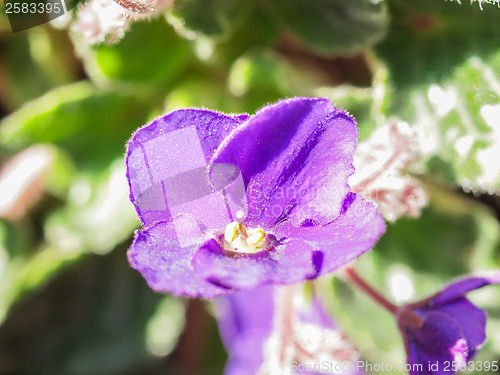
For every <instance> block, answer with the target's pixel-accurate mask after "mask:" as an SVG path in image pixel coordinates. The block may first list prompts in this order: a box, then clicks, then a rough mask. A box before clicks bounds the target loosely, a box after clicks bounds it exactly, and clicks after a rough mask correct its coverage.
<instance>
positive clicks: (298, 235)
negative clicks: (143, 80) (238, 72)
mask: <svg viewBox="0 0 500 375" xmlns="http://www.w3.org/2000/svg"><path fill="white" fill-rule="evenodd" d="M356 144H357V127H356V123H355V122H354V120H353V119H352V118H351V117H350V116H349V115H348V114H347V113H346V112H344V111H341V110H338V109H336V108H335V107H334V106H333V105H332V103H331V102H330V101H328V100H327V99H321V98H294V99H288V100H282V101H280V102H278V103H276V104H273V105H269V106H266V107H264V108H262V109H261V110H260V111H258V112H257V113H256V114H255V115H253V116H247V115H240V116H229V115H224V114H221V113H217V112H212V111H208V110H200V109H184V110H178V111H175V112H172V113H170V114H168V115H166V116H164V117H160V118H158V119H156V120H154V121H153V122H152V123H150V124H149V125H146V126H145V127H143V128H141V129H139V130H137V132H136V133H135V134H134V135H133V137H132V139H131V140H130V141H129V143H128V149H127V161H126V163H127V177H128V180H129V184H130V199H131V201H132V203H133V204H134V205H135V208H136V210H137V212H138V214H139V217H140V219H141V222H142V224H143V226H144V227H145V229H144V230H140V231H137V232H136V235H135V239H134V242H133V244H132V246H131V247H130V250H129V252H128V257H129V261H130V264H131V266H132V267H133V268H135V269H136V270H138V271H139V272H141V274H142V275H143V276H144V278H145V279H146V281H147V282H148V284H149V286H150V287H151V288H152V289H154V290H156V291H161V292H170V293H173V294H175V295H188V296H191V297H196V296H201V297H205V298H211V297H215V296H217V295H222V294H226V293H228V292H231V291H235V290H242V289H251V288H255V287H258V286H262V285H266V284H290V283H295V282H300V281H303V280H306V279H312V278H315V277H318V276H320V275H323V274H327V273H330V272H332V271H333V270H335V269H337V268H339V267H341V266H342V265H344V264H346V263H348V262H349V261H351V260H353V259H355V258H356V257H358V256H359V255H361V254H362V253H364V252H366V251H367V250H369V249H371V248H372V246H373V245H374V243H375V241H376V240H377V239H378V238H379V236H380V235H381V234H382V233H383V231H384V230H385V223H384V221H383V219H382V217H381V216H380V214H379V213H378V212H377V209H376V207H375V206H374V205H373V204H372V203H369V202H367V201H365V200H364V199H363V198H362V197H360V196H359V195H356V194H354V193H351V192H349V186H348V185H347V178H348V177H349V176H350V175H351V174H352V173H353V171H354V168H353V166H352V159H353V154H354V151H355V148H356Z"/></svg>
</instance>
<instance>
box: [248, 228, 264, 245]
mask: <svg viewBox="0 0 500 375" xmlns="http://www.w3.org/2000/svg"><path fill="white" fill-rule="evenodd" d="M264 237H266V234H265V233H264V231H263V230H262V229H254V230H249V231H248V238H247V239H246V243H247V244H249V245H255V246H258V244H259V242H261V241H262V240H263V239H264Z"/></svg>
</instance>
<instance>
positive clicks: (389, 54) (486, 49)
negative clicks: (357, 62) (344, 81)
mask: <svg viewBox="0 0 500 375" xmlns="http://www.w3.org/2000/svg"><path fill="white" fill-rule="evenodd" d="M391 12H392V16H393V19H394V22H393V23H392V26H391V30H390V33H389V36H388V38H387V39H386V40H385V41H384V42H383V43H381V44H380V45H379V46H378V47H377V51H378V54H379V57H381V58H382V59H383V60H384V62H385V63H386V64H387V66H388V71H389V72H390V82H389V85H390V87H392V88H393V92H392V97H391V99H392V103H391V105H390V106H388V107H387V111H386V114H387V115H396V116H399V117H401V118H402V119H403V120H404V121H407V122H409V123H410V124H412V125H413V126H414V127H415V128H416V129H417V133H418V134H419V142H420V145H421V149H422V153H423V156H424V159H425V160H426V162H427V163H428V166H429V168H430V170H431V171H433V172H434V173H438V174H439V176H440V177H441V179H445V180H446V179H451V180H452V181H453V182H456V183H458V184H460V185H463V186H465V187H466V188H469V189H473V190H476V189H479V190H484V191H489V192H493V191H495V190H500V167H499V166H498V163H496V161H495V160H496V156H495V150H498V148H499V147H500V129H499V128H498V115H499V114H500V51H499V50H498V43H497V40H498V38H500V29H499V28H498V25H499V24H500V11H498V10H496V9H491V10H490V11H483V12H482V11H481V10H480V9H479V7H478V6H477V4H473V5H471V4H466V3H463V4H462V5H460V4H455V3H450V2H435V1H428V0H421V1H418V2H413V1H412V2H410V1H406V0H405V1H397V2H396V1H393V2H391ZM464 20H465V21H464Z"/></svg>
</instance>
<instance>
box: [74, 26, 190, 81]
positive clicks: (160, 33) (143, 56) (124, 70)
mask: <svg viewBox="0 0 500 375" xmlns="http://www.w3.org/2000/svg"><path fill="white" fill-rule="evenodd" d="M84 56H85V60H84V61H85V65H86V66H87V70H88V71H89V74H90V76H91V78H92V79H93V80H95V81H96V82H99V83H100V82H103V83H107V84H110V83H118V82H122V83H133V84H137V87H136V88H135V90H140V89H142V88H145V89H147V88H149V87H150V88H155V89H161V90H163V91H165V90H166V89H167V87H168V86H169V85H171V84H172V83H173V81H175V80H176V79H177V78H178V76H179V75H181V74H182V73H183V71H184V70H185V68H186V65H187V63H188V61H189V59H190V58H191V57H192V56H191V54H190V51H189V44H188V42H187V41H186V40H184V39H182V38H181V37H180V36H178V35H177V34H176V33H175V31H174V29H173V27H172V26H170V25H168V24H167V23H166V21H165V19H164V18H157V19H154V20H151V21H148V22H134V23H133V24H132V26H131V28H130V30H129V31H128V32H127V33H126V34H125V37H124V38H123V39H122V40H121V41H120V42H119V43H117V44H114V45H106V44H101V45H99V46H96V47H94V48H93V50H90V51H87V53H85V54H84Z"/></svg>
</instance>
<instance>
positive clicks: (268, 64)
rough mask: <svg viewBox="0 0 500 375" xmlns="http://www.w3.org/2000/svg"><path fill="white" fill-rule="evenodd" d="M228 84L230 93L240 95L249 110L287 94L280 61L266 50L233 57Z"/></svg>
mask: <svg viewBox="0 0 500 375" xmlns="http://www.w3.org/2000/svg"><path fill="white" fill-rule="evenodd" d="M228 85H229V89H230V91H231V92H232V93H233V94H235V95H237V96H241V97H242V98H243V100H244V102H245V110H246V111H247V112H249V113H254V112H255V111H256V110H258V109H259V108H261V107H262V106H264V105H266V104H268V103H272V102H275V101H277V100H279V99H281V98H283V97H286V96H291V91H290V87H289V86H288V79H287V73H286V69H285V65H284V62H283V61H281V59H280V58H279V57H278V56H277V55H275V54H272V53H268V51H266V50H254V51H253V52H250V53H247V54H246V55H244V56H242V57H240V58H239V59H238V60H236V61H235V62H234V64H233V65H232V67H231V70H230V73H229V79H228Z"/></svg>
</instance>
